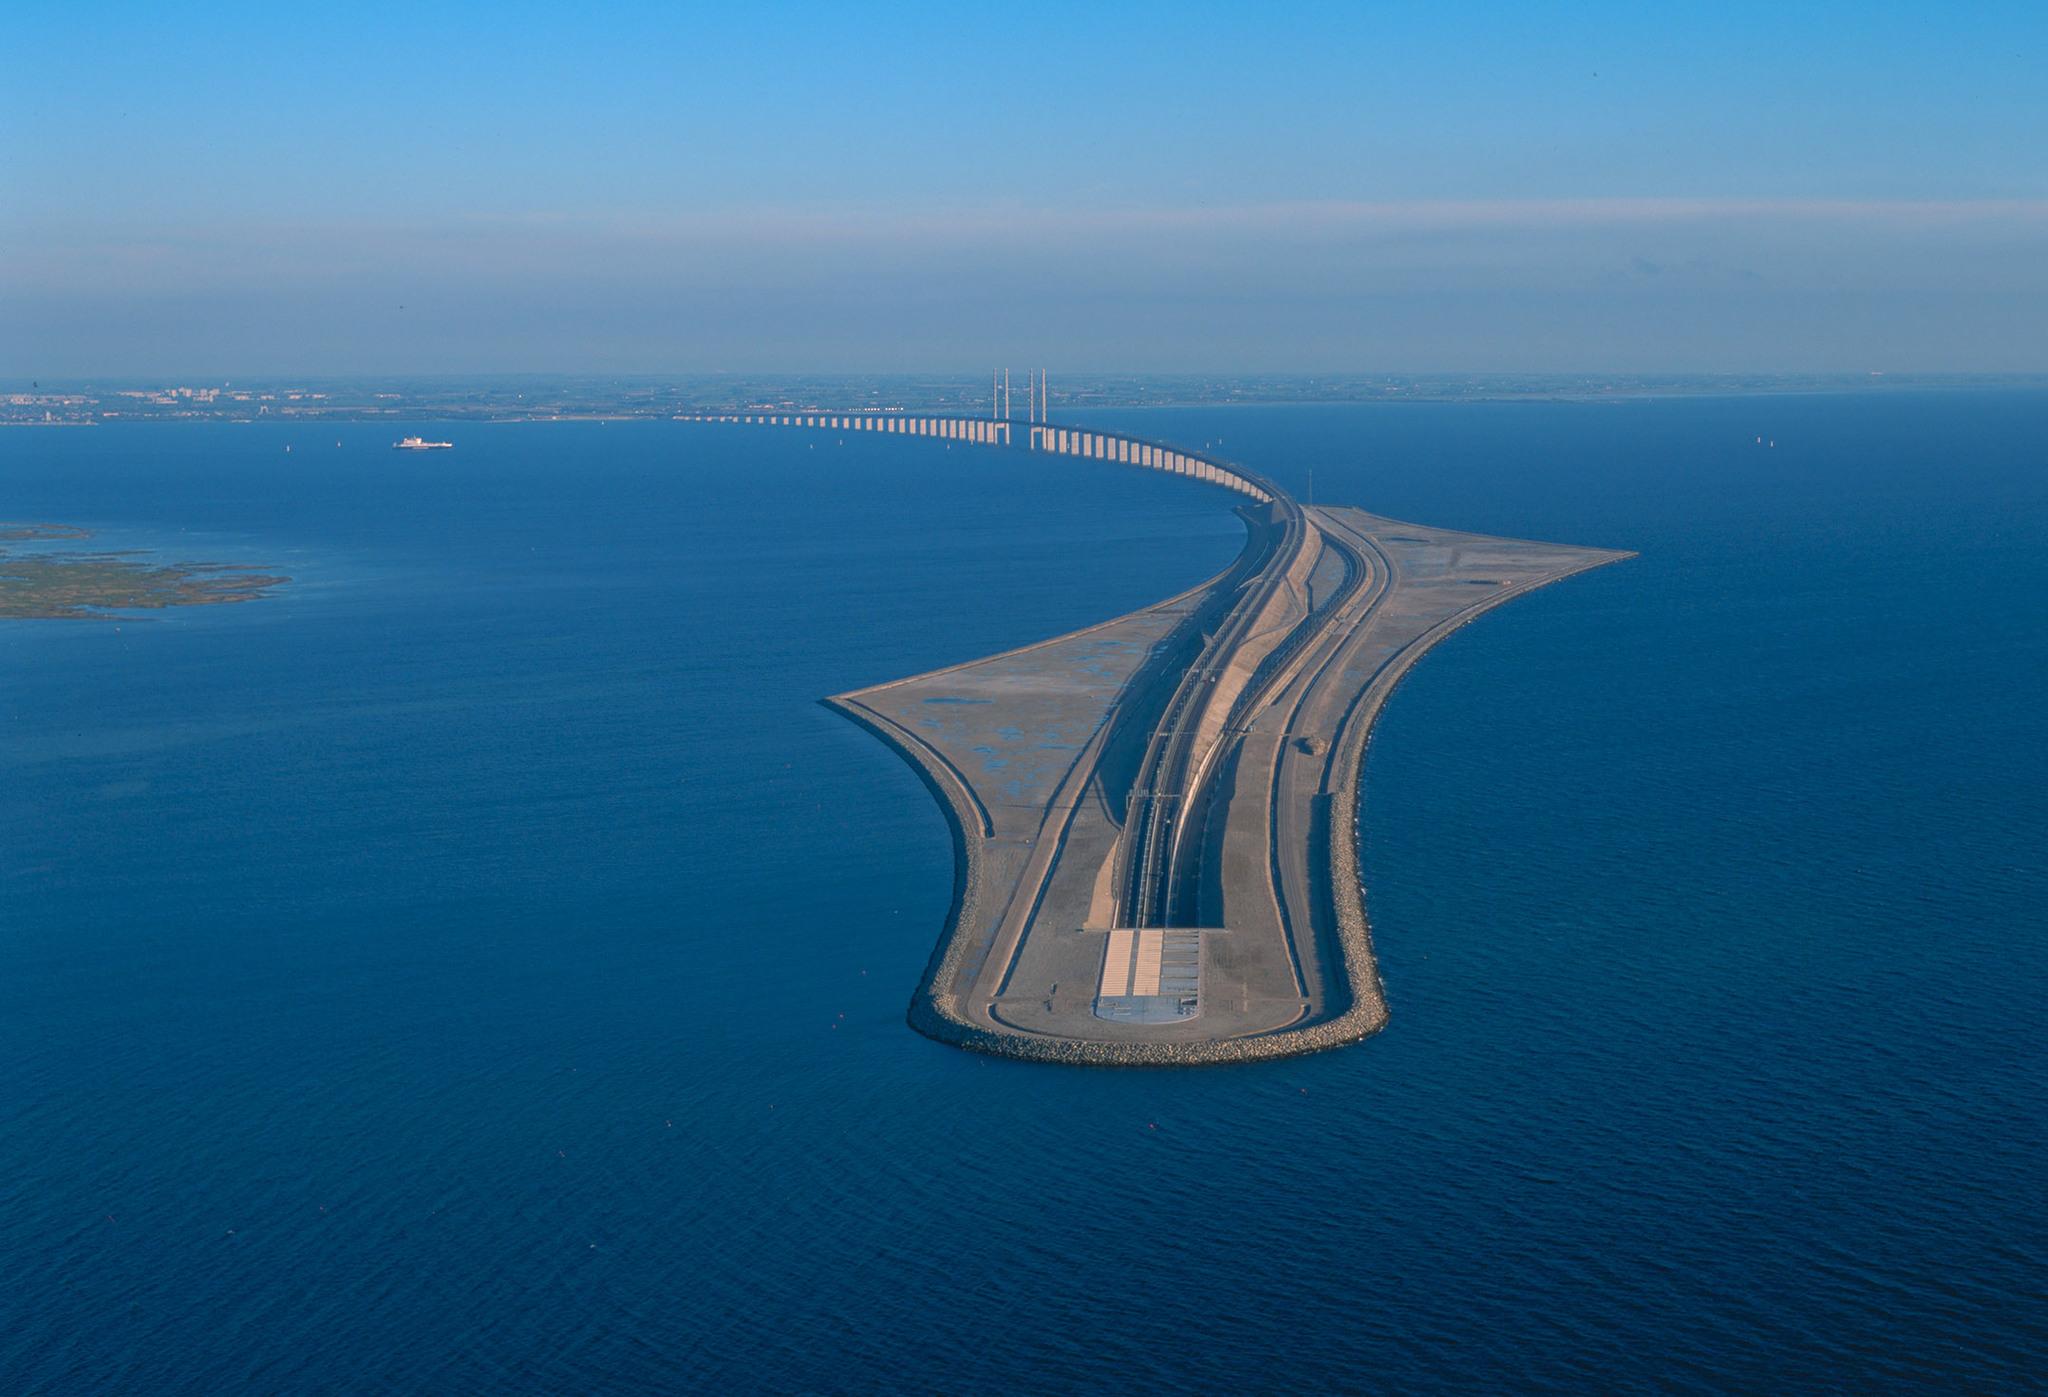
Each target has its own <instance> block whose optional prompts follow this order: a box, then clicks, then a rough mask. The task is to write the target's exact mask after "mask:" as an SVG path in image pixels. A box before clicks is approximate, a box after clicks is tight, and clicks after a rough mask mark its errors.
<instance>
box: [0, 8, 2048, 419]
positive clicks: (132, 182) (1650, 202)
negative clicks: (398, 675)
mask: <svg viewBox="0 0 2048 1397" xmlns="http://www.w3.org/2000/svg"><path fill="white" fill-rule="evenodd" d="M6 34H7V38H6V42H5V44H4V45H0V375H4V376H6V377H9V378H22V377H40V378H50V379H63V378H80V377H95V376H98V377H113V376H150V375H173V376H183V377H203V376H206V375H228V374H240V375H244V376H256V375H264V374H274V375H290V374H303V375H313V374H372V375H374V374H404V373H464V372H474V373H487V372H542V373H614V372H616V373H686V372H691V373H693V372H709V371H718V370H732V371H745V372H760V371H774V370H787V371H793V372H794V371H801V372H823V371H831V370H835V369H836V370H847V371H861V372H872V371H889V370H906V371H910V370H916V371H934V370H962V369H968V368H972V369H976V370H979V369H980V368H982V367H983V366H985V365H988V364H992V363H1004V362H1009V363H1025V362H1032V363H1039V362H1043V363H1048V364H1055V365H1061V366H1064V367H1065V368H1066V369H1067V370H1068V371H1090V370H1100V371H1126V372H1143V371H1155V372H1216V373H1229V372H1333V371H1350V372H1389V373H1399V372H1415V373H1440V372H1561V373H1600V372H1611V373H1631V372H1656V373H1671V372H1703V373H1755V372H1797V373H1810V372H1842V373H1861V372H1867V371H1886V372H2042V371H2048V335H2044V334H2043V327H2044V326H2048V78H2044V76H2043V70H2042V67H2041V55H2042V53H2043V52H2044V51H2048V5H2043V4H2040V3H2039V2H2038V0H2034V2H2033V3H2025V4H2022V3H2003V0H1989V2H1988V3H1977V4H1971V5H1966V6H1939V5H1934V4H1927V3H1920V4H1912V5H1903V4H1881V3H1880V4H1860V5H1852V4H1844V3H1804V4H1802V3H1799V2H1798V0H1782V2H1781V3H1776V4H1752V3H1746V0H1731V2H1730V3H1720V4H1711V5H1708V4H1701V5H1690V4H1676V3H1674V4H1669V5H1644V4H1640V3H1628V4H1620V3H1606V0H1585V3H1578V4H1568V5H1566V4H1548V3H1542V0H1528V2H1526V3H1516V4H1491V3H1469V4H1462V5H1460V4H1451V3H1433V4H1427V5H1423V4H1374V3H1369V0H1351V3H1346V4H1335V5H1320V4H1297V5H1270V4H1262V5H1253V4H1230V5H1226V4H1204V3H1200V2H1199V0H1185V2H1184V3H1180V4H1172V5H1166V4H1158V5H1153V4H1144V3H1134V4H1115V5H1103V4H1100V3H1096V4H1087V5H1066V4H1047V3H1039V4H1021V5H1000V6H975V7H968V6H963V5H930V6H921V5H917V4H896V5H888V6H882V5H872V6H858V5H850V4H842V5H823V4H773V3H767V4H752V5H746V6H721V7H715V8H714V7H699V6H691V5H686V4H670V5H660V6H656V5H645V6H639V5H620V6H591V7H576V6H565V5H558V4H557V5H548V6H528V5H521V4H516V3H513V4H500V5H493V6H489V7H484V6H460V5H445V6H437V5H434V4H429V3H418V4H409V5H395V6H378V5H357V6H335V7H322V8H318V9H316V8H314V7H288V6H261V7H259V6H238V5H234V4H223V5H217V6H213V7H207V8H200V7H178V6H165V5H162V4H155V5H149V6H142V5H134V6H116V5H99V4H94V3H91V0H80V3H77V4H73V5H69V6H57V5H47V6H42V7H38V8H35V9H23V10H19V11H16V12H14V13H13V14H11V15H10V17H9V19H8V22H7V26H6Z"/></svg>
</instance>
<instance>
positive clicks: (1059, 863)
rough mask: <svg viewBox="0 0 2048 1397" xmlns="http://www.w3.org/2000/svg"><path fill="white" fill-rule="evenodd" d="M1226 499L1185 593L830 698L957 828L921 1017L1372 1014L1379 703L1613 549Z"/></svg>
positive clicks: (1210, 1032)
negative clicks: (1227, 553) (1364, 766)
mask: <svg viewBox="0 0 2048 1397" xmlns="http://www.w3.org/2000/svg"><path fill="white" fill-rule="evenodd" d="M1275 494H1277V492H1275ZM1245 513H1246V515H1247V521H1248V526H1249V527H1248V541H1247V545H1246V550H1245V553H1244V555H1243V556H1242V557H1241V558H1240V559H1239V562H1238V564H1237V565H1236V566H1235V567H1233V568H1232V569H1230V570H1229V571H1228V572H1226V573H1224V574H1222V575H1220V576H1219V577H1218V578H1216V579H1213V580H1212V581H1211V583H1209V584H1207V585H1205V586H1204V587H1201V588H1197V589H1195V590H1194V591H1193V592H1190V593H1188V594H1186V595H1184V596H1181V597H1176V598H1173V599H1172V600H1170V601H1168V602H1164V603H1161V604H1160V605H1158V606H1156V607H1152V608H1149V609H1147V610H1144V611H1140V612H1135V613H1133V614H1131V615H1129V616H1125V617H1120V618H1118V619H1116V620H1114V621H1110V622H1107V623H1105V624H1103V625H1101V626H1096V627H1093V628H1091V629H1089V630H1086V631H1081V632H1077V633H1075V634H1074V635H1071V636H1064V637H1060V638H1057V639H1055V640H1051V641H1047V642H1045V643H1044V644H1042V645H1038V646H1032V647H1029V648H1027V649H1024V650H1020V651H1014V652H1011V653H1009V654H1006V655H999V656H995V657H992V658H990V659H987V660H983V661H979V662H976V663H974V664H969V665H963V666H960V667H958V668H956V669H950V670H945V671H941V672H939V673H936V674H930V675H922V676H919V677H916V678H913V679H906V680H901V681H898V682H896V683H893V684H885V685H881V686H878V687H876V688H873V689H867V690H863V691H860V692H858V693H854V694H846V695H841V696H840V697H838V698H836V699H834V700H832V701H831V702H832V703H833V704H834V705H835V706H837V707H840V708H841V709H842V710H844V711H846V712H848V713H850V714H852V715H853V716H855V717H856V718H858V719H859V720H860V721H862V722H863V723H865V724H866V725H867V726H869V727H870V728H872V729H873V730H874V731H876V732H877V733H878V734H880V735H881V736H883V737H884V738H885V739H886V740H888V741H890V742H891V743H892V744H894V745H895V746H896V747H897V748H898V749H899V750H900V751H902V752H903V753H904V754H905V755H906V756H907V757H909V758H910V759H911V760H912V762H913V763H914V764H916V765H917V766H918V767H919V769H920V770H921V771H922V772H923V773H924V774H925V777H926V780H927V781H928V782H929V783H930V784H931V785H932V788H933V790H934V792H935V793H936V794H937V795H939V797H940V798H941V800H942V801H943V802H944V803H945V804H946V805H947V807H948V810H949V812H950V813H951V814H952V817H953V820H954V823H955V828H956V835H957V837H958V839H959V843H960V854H961V886H960V888H959V889H957V890H956V891H957V897H956V905H955V911H954V919H953V925H952V926H950V927H949V928H948V932H947V939H946V941H945V942H944V943H943V944H942V947H941V953H940V954H939V955H938V956H936V957H935V958H934V961H933V964H932V967H931V970H930V972H929V975H928V980H927V983H926V985H925V986H924V988H923V990H922V992H921V996H920V1002H919V1004H918V1005H917V1006H916V1007H915V1008H914V1011H913V1020H914V1021H916V1022H917V1023H918V1024H919V1026H920V1027H921V1028H924V1029H926V1031H929V1032H934V1033H936V1034H938V1035H939V1036H942V1037H947V1038H950V1039H952V1040H954V1041H958V1042H963V1043H966V1044H968V1045H970V1046H975V1047H980V1048H984V1049H987V1050H990V1051H996V1052H1006V1053H1012V1054H1016V1055H1020V1056H1036V1057H1048V1058H1063V1059H1068V1060H1075V1061H1097V1062H1121V1063H1148V1062H1156V1063H1162V1064H1166V1063H1182V1062H1198V1061H1216V1060H1226V1059H1231V1058H1243V1057H1257V1056H1270V1055H1278V1054H1281V1053H1289V1052H1301V1051H1310V1050H1313V1049H1315V1048H1319V1047H1324V1046H1330V1045H1332V1044H1333V1043H1336V1042H1343V1041H1350V1040H1352V1039H1355V1038H1357V1037H1360V1036H1363V1034H1365V1033H1367V1032H1370V1031H1372V1030H1373V1029H1374V1028H1377V1027H1378V1026H1379V1023H1380V1022H1382V1021H1383V1020H1384V1017H1385V1010H1384V1006H1383V1004H1382V1002H1381V1000H1380V995H1379V984H1378V975H1377V971H1376V969H1375V967H1374V966H1373V964H1372V960H1371V949H1370V940H1369V937H1368V936H1367V934H1366V930H1365V926H1364V920H1363V906H1362V902H1361V900H1360V895H1359V889H1358V887H1357V874H1356V863H1355V847H1354V845H1353V843H1352V831H1351V825H1352V821H1353V819H1354V818H1355V812H1356V806H1357V780H1358V775H1359V772H1358V767H1359V763H1360V761H1361V759H1362V756H1363V750H1364V740H1365V735H1366V733H1367V732H1368V731H1369V729H1370V727H1371V724H1372V722H1373V719H1374V718H1375V717H1376V716H1377V715H1378V712H1379V710H1380V707H1381V705H1382V704H1383V703H1384V702H1385V700H1386V697H1387V695H1388V694H1389V693H1390V692H1391V691H1392V689H1393V686H1394V684H1395V683H1396V682H1397V681H1398V680H1399V678H1400V676H1401V675H1402V674H1403V673H1405V672H1406V670H1407V669H1408V668H1409V667H1410V666H1411V665H1412V664H1414V662H1415V661H1416V660H1417V659H1418V658H1419V657H1420V656H1421V654H1422V653H1423V652H1424V651H1425V650H1427V649H1428V648H1429V647H1430V646H1432V645H1434V644H1435V643H1437V641H1439V640H1441V639H1442V638H1443V637H1444V636H1445V635H1447V634H1449V632H1450V631H1451V630H1453V629H1455V628H1456V627H1458V626H1460V625H1462V624H1464V623H1465V622H1467V621H1469V620H1471V619H1472V618H1473V617H1475V616H1477V615H1479V614H1480V613H1481V612H1483V611H1485V610H1487V609H1490V608H1491V607H1493V606H1496V605H1499V604H1500V603H1501V602H1503V601H1506V600H1509V599H1511V598H1513V597H1516V596H1519V595H1521V594H1523V593H1524V592H1527V591H1529V590H1531V589H1533V588H1535V587H1538V586H1542V585H1544V584H1545V583H1548V582H1552V581H1555V580H1557V579H1559V578H1561V577H1565V576H1568V575H1570V574H1572V573H1575V572H1580V571H1584V570H1585V569H1587V568H1591V567H1597V566H1599V565H1601V564H1603V563H1608V562H1612V561H1615V560H1617V559H1619V558H1624V557H1627V556H1629V555H1627V554H1625V553H1616V552H1612V551H1609V550H1603V549H1594V548H1576V547H1569V546H1563V545H1556V544H1544V543H1531V542H1524V541H1520V540H1514V539H1498V538H1487V537H1482V536H1478V535H1473V534H1461V533H1454V532H1451V531H1448V530H1442V529H1431V528H1426V527H1423V526H1419V525H1413V524H1404V523H1400V522H1398V521H1395V520H1389V519H1382V518H1379V517H1377V516H1374V515H1371V514H1367V513H1364V512H1363V511H1359V510H1351V509H1327V508H1324V509H1304V508H1302V507H1300V506H1298V505H1295V504H1294V503H1293V502H1292V501H1290V500H1287V499H1285V497H1284V496H1282V497H1279V498H1278V499H1274V500H1269V501H1266V502H1262V503H1260V504H1257V505H1254V506H1247V507H1246V510H1245Z"/></svg>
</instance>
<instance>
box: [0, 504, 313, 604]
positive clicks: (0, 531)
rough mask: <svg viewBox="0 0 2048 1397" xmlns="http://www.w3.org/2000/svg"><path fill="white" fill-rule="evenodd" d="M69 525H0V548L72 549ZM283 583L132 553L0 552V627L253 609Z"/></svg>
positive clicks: (240, 567)
mask: <svg viewBox="0 0 2048 1397" xmlns="http://www.w3.org/2000/svg"><path fill="white" fill-rule="evenodd" d="M90 537H92V535H91V534H90V533H89V532H88V531H87V530H85V529H80V528H76V527H73V526H72V525H68V524H8V523H0V545H4V544H8V543H51V542H77V541H83V540H85V539H88V538H90ZM289 581H291V579H290V578H289V577H283V576H280V575H278V574H275V573H268V572H264V571H263V570H262V569H260V568H257V567H252V566H248V565H246V564H236V563H159V562H154V561H152V560H151V559H150V558H149V556H148V555H146V554H142V553H137V552H133V551H122V552H85V551H79V550H76V549H62V550H54V551H48V552H45V551H41V550H24V549H19V548H14V549H10V548H6V547H0V620H4V621H29V620H72V621H79V620H95V619H105V618H107V617H110V616H113V615H115V614H117V613H120V612H124V611H154V610H160V609H162V608H164V607H169V606H220V605H224V604H226V603H229V602H243V601H252V600H254V599H255V598H257V597H259V596H262V595H263V594H264V593H266V592H268V591H269V590H270V589H271V588H273V587H277V586H279V585H281V584H283V583H286V582H289Z"/></svg>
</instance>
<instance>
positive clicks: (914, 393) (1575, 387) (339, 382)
mask: <svg viewBox="0 0 2048 1397" xmlns="http://www.w3.org/2000/svg"><path fill="white" fill-rule="evenodd" d="M1053 385H1054V386H1053V390H1052V393H1051V404H1052V406H1053V408H1054V409H1055V410H1056V411H1058V412H1060V413H1064V414H1074V413H1086V412H1093V411H1098V410H1104V411H1106V410H1127V409H1133V408H1190V407H1270V406H1281V405H1286V406H1313V405H1329V406H1341V405H1356V404H1365V403H1473V402H1503V403H1505V402H1563V403H1616V402H1641V401H1656V400H1664V399H1671V398H1725V397H1788V396H1813V395H1818V394H1850V393H1859V394H1860V393H1885V394H1892V393H1921V392H1970V391H2001V390H2003V391H2027V390H2036V391H2038V390H2042V389H2048V374H1998V375H1949V374H1881V373H1865V374H1780V375H1769V374H1746V375H1744V374H1692V375H1688V374H1669V375H1656V374H1629V375H1599V374H1533V375H1522V374H1417V375H1384V374H1293V375H1289V374H1273V375H1236V376H1218V375H1196V374H1159V375H1132V374H1095V375H1089V374H1076V375H1074V376H1072V377H1071V378H1062V377H1057V376H1056V377H1055V378H1054V379H1053ZM990 388H991V385H990V384H989V383H988V381H986V380H984V379H981V378H979V377H978V376H976V377H972V378H970V377H966V376H960V375H916V374H896V375H858V374H845V375H724V374H696V375H688V374H685V375H675V376H668V377H653V376H646V377H632V378H604V379H596V378H568V377H565V378H535V377H525V376H510V375H495V376H493V375H484V376H478V377H475V378H468V379H455V378H444V377H392V378H389V379H360V378H351V379H340V378H337V379H324V378H311V379H293V380H285V379H276V380H263V381H249V382H242V381H238V380H229V381H199V380H188V381H182V382H172V381H168V380H130V379H101V380H92V381H70V382H55V381H51V382H42V381H35V382H28V383H23V382H19V381H16V382H12V383H6V384H0V426H37V427H43V426H49V427H57V426H84V425H93V424H101V423H113V422H134V421H145V422H163V421H201V422H308V423H323V422H324V423H342V422H387V423H420V422H631V421H659V420H665V419H668V418H672V417H676V416H678V415H685V414H689V413H700V412H741V413H746V412H807V411H821V410H835V411H847V410H853V411H858V412H871V413H892V412H922V413H947V414H974V413H979V412H985V411H987V410H988V409H989V407H990V399H991V392H990Z"/></svg>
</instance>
